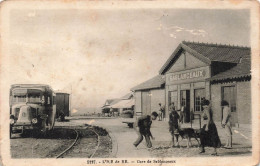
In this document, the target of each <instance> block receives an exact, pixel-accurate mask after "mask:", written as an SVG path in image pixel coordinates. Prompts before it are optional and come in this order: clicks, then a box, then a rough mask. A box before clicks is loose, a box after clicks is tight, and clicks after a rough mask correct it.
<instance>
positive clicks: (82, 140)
mask: <svg viewBox="0 0 260 166" xmlns="http://www.w3.org/2000/svg"><path fill="white" fill-rule="evenodd" d="M96 130H98V128H97V129H96ZM77 131H78V133H79V139H78V141H77V143H76V144H75V146H74V147H73V148H72V149H70V150H69V151H68V152H67V153H65V154H64V155H63V156H62V158H63V157H64V158H74V157H75V158H83V157H84V158H89V157H90V156H91V155H92V154H93V153H94V151H96V153H95V155H94V156H93V157H109V155H110V153H111V149H112V142H111V138H110V137H109V135H108V134H107V132H106V131H102V132H103V133H102V132H100V131H98V133H99V134H100V135H101V136H100V142H101V143H100V144H99V148H97V143H98V142H97V136H96V134H95V133H94V132H91V131H89V130H86V129H77ZM75 137H76V134H75V132H73V130H71V129H55V130H54V131H53V133H52V134H51V135H49V136H47V137H46V138H42V137H37V136H35V135H31V134H30V135H27V136H24V137H21V135H19V134H15V135H14V136H13V138H12V139H11V145H10V148H11V157H12V158H54V157H56V156H57V155H58V154H60V153H61V152H62V151H64V150H65V149H67V148H68V147H69V146H70V145H71V144H72V143H73V142H74V140H75Z"/></svg>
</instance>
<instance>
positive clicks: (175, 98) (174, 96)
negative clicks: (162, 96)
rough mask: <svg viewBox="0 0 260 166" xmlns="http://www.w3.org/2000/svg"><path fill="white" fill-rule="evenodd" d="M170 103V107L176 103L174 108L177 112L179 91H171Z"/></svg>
mask: <svg viewBox="0 0 260 166" xmlns="http://www.w3.org/2000/svg"><path fill="white" fill-rule="evenodd" d="M168 101H169V103H168V105H170V104H171V103H172V102H174V106H175V110H176V109H177V105H178V103H177V102H178V95H177V91H169V100H168Z"/></svg>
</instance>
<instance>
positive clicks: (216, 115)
mask: <svg viewBox="0 0 260 166" xmlns="http://www.w3.org/2000/svg"><path fill="white" fill-rule="evenodd" d="M221 85H222V84H214V85H211V106H212V107H211V108H212V111H213V120H214V121H216V122H220V121H221V116H222V113H221V111H222V110H221V106H220V103H221Z"/></svg>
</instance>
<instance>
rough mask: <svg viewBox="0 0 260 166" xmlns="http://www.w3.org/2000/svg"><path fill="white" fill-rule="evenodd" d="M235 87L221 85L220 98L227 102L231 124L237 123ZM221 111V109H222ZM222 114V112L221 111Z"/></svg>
mask: <svg viewBox="0 0 260 166" xmlns="http://www.w3.org/2000/svg"><path fill="white" fill-rule="evenodd" d="M236 96H237V94H236V87H235V86H224V87H222V100H226V101H227V102H228V103H229V108H230V111H231V122H232V125H235V124H236V123H238V115H237V108H236ZM222 111H223V110H222ZM222 116H223V113H222Z"/></svg>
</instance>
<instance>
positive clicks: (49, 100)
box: [47, 96, 51, 104]
mask: <svg viewBox="0 0 260 166" xmlns="http://www.w3.org/2000/svg"><path fill="white" fill-rule="evenodd" d="M47 104H51V98H50V96H48V103H47Z"/></svg>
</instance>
